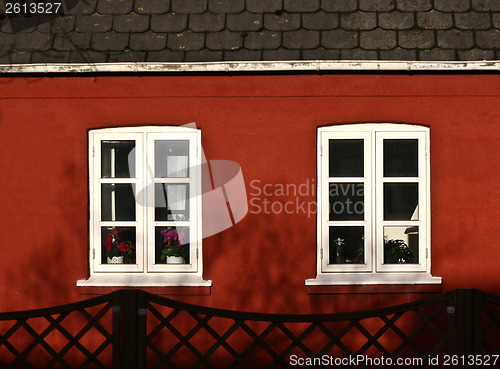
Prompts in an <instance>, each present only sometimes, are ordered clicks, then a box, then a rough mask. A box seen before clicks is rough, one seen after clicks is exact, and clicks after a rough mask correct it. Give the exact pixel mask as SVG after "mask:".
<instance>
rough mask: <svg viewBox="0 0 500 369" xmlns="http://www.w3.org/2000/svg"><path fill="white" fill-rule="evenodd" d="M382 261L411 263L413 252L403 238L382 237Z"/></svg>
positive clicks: (387, 262) (386, 262)
mask: <svg viewBox="0 0 500 369" xmlns="http://www.w3.org/2000/svg"><path fill="white" fill-rule="evenodd" d="M384 263H385V264H408V263H413V252H412V251H411V250H410V247H409V246H408V245H407V244H406V242H404V241H403V240H389V239H387V238H384Z"/></svg>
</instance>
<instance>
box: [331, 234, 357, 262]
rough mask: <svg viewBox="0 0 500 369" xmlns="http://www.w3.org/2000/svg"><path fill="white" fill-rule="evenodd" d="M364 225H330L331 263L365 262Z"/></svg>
mask: <svg viewBox="0 0 500 369" xmlns="http://www.w3.org/2000/svg"><path fill="white" fill-rule="evenodd" d="M364 236H365V233H364V227H362V226H359V227H358V226H353V227H338V226H333V227H330V260H329V262H328V263H329V264H364V262H365V250H364V244H365V242H364V239H365V237H364Z"/></svg>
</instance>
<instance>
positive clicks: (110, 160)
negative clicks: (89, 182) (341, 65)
mask: <svg viewBox="0 0 500 369" xmlns="http://www.w3.org/2000/svg"><path fill="white" fill-rule="evenodd" d="M133 149H135V141H133V140H125V141H102V142H101V177H102V178H135V150H133ZM129 155H130V162H131V163H132V164H131V166H130V168H129Z"/></svg>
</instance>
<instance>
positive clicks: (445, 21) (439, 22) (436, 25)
mask: <svg viewBox="0 0 500 369" xmlns="http://www.w3.org/2000/svg"><path fill="white" fill-rule="evenodd" d="M417 24H418V26H419V27H421V28H424V29H449V28H451V27H453V17H452V15H451V14H450V13H441V12H438V11H436V10H431V11H429V12H425V13H418V14H417Z"/></svg>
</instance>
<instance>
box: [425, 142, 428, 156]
mask: <svg viewBox="0 0 500 369" xmlns="http://www.w3.org/2000/svg"><path fill="white" fill-rule="evenodd" d="M428 155H429V147H428V146H427V145H426V146H425V156H428Z"/></svg>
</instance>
